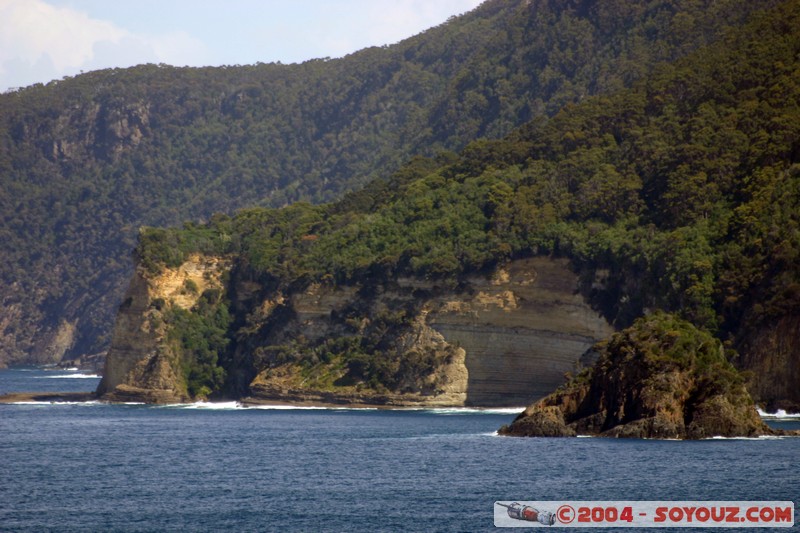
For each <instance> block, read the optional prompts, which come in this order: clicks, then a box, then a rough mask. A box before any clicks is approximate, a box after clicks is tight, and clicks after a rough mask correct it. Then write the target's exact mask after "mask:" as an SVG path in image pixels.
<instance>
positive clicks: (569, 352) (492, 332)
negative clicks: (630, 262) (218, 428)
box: [98, 254, 612, 406]
mask: <svg viewBox="0 0 800 533" xmlns="http://www.w3.org/2000/svg"><path fill="white" fill-rule="evenodd" d="M187 287H189V288H190V289H191V290H190V289H187ZM577 287H578V279H577V276H576V275H575V274H574V273H573V272H572V271H571V270H570V269H569V265H568V263H567V261H566V260H562V259H552V258H546V257H537V258H529V259H522V260H517V261H512V262H510V263H508V264H506V265H504V266H501V267H498V268H496V269H494V270H493V271H492V272H489V273H487V274H485V275H472V276H468V277H465V278H464V279H463V280H462V281H461V282H460V283H458V284H457V285H453V284H447V283H438V282H435V281H431V280H425V279H419V278H411V277H406V278H398V279H394V280H391V281H389V282H386V283H381V284H378V285H375V284H368V283H362V284H351V285H335V284H333V283H325V282H313V283H308V284H305V285H304V286H301V287H283V288H279V289H275V288H272V287H268V286H265V285H264V284H261V283H258V282H257V281H253V280H251V279H248V278H247V276H245V275H242V274H241V273H240V272H239V271H238V270H237V269H236V268H235V266H234V265H233V264H232V263H231V262H230V261H228V260H225V259H222V258H218V257H205V256H201V255H198V254H195V255H192V256H191V257H190V258H189V259H188V260H187V261H185V262H184V263H183V264H181V265H180V266H178V267H174V268H166V267H165V268H163V269H162V270H161V271H160V272H158V273H155V274H154V273H152V272H148V271H147V270H146V269H144V268H141V267H140V268H138V269H137V273H136V276H135V277H134V279H133V280H132V282H131V284H130V287H129V289H128V294H127V296H126V299H125V302H124V303H123V305H122V306H121V308H120V311H119V315H118V318H117V322H116V326H115V329H114V336H113V340H112V346H111V349H110V351H109V354H108V358H107V363H106V370H105V373H104V378H103V381H102V382H101V384H100V387H99V389H98V393H99V394H100V395H101V396H102V397H103V398H106V399H110V400H125V401H132V400H135V401H146V402H157V403H158V402H171V401H182V400H186V399H188V398H189V397H191V396H192V394H191V393H190V392H191V391H190V390H189V386H188V383H189V375H188V374H187V368H186V367H187V360H186V354H185V353H182V352H181V350H180V346H179V345H178V344H176V343H175V342H174V339H175V338H176V331H175V329H176V327H177V326H176V325H175V324H174V323H171V322H170V320H169V318H168V316H169V315H170V313H171V312H172V310H174V309H175V308H179V309H182V310H186V311H189V312H193V311H194V312H198V309H197V308H198V305H200V303H201V301H202V295H203V294H207V293H208V291H209V289H212V290H217V291H221V292H223V293H225V294H226V295H228V297H229V301H228V304H227V305H228V307H229V309H230V312H231V314H232V315H233V316H234V317H235V318H234V319H233V320H232V322H231V325H230V328H229V329H230V330H229V331H228V332H227V338H228V339H229V340H230V342H229V343H228V344H227V345H226V347H225V350H224V351H223V352H221V353H219V359H218V361H219V366H221V367H223V368H224V370H225V373H226V389H225V390H226V391H227V394H228V395H233V396H237V397H244V398H246V399H247V401H250V402H265V401H297V402H309V401H310V402H316V403H352V404H370V405H376V404H377V405H398V406H401V405H448V406H457V405H478V406H515V405H521V404H525V403H527V402H529V401H530V400H531V399H534V398H537V397H540V396H543V395H545V394H547V393H548V392H550V391H552V390H553V389H554V388H556V387H557V386H559V385H560V384H561V383H562V382H563V379H564V373H565V372H568V371H571V370H574V369H575V367H576V365H578V364H579V360H580V358H581V356H583V355H584V354H585V352H587V350H588V349H589V348H590V347H591V346H592V345H593V344H594V343H596V342H597V341H598V340H600V339H602V338H604V337H606V336H607V335H609V334H610V333H611V332H612V328H611V326H610V325H609V324H608V323H607V322H606V321H605V320H604V319H603V318H602V317H601V316H600V315H599V314H598V313H596V312H595V311H593V310H592V309H591V307H590V306H589V305H588V304H587V303H586V302H585V301H584V299H583V297H582V296H581V295H580V294H579V293H578V291H577ZM366 348H371V350H370V353H366Z"/></svg>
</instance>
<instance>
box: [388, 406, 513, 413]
mask: <svg viewBox="0 0 800 533" xmlns="http://www.w3.org/2000/svg"><path fill="white" fill-rule="evenodd" d="M396 410H398V411H424V412H426V413H432V414H436V415H473V414H478V415H518V414H519V413H521V412H522V411H524V410H525V408H524V407H397V408H396Z"/></svg>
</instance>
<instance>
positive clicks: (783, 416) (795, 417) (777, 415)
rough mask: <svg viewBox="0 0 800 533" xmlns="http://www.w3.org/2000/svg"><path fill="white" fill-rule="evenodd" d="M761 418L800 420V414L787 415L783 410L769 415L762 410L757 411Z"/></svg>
mask: <svg viewBox="0 0 800 533" xmlns="http://www.w3.org/2000/svg"><path fill="white" fill-rule="evenodd" d="M757 410H758V414H759V415H760V416H761V418H766V419H769V420H800V413H787V412H786V411H784V410H783V409H778V410H777V411H775V412H774V413H767V412H766V411H762V410H761V409H757Z"/></svg>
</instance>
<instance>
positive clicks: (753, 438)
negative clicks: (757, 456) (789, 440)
mask: <svg viewBox="0 0 800 533" xmlns="http://www.w3.org/2000/svg"><path fill="white" fill-rule="evenodd" d="M784 438H786V437H782V436H780V435H761V436H758V437H722V436H719V435H715V436H714V437H708V438H707V439H703V440H781V439H784Z"/></svg>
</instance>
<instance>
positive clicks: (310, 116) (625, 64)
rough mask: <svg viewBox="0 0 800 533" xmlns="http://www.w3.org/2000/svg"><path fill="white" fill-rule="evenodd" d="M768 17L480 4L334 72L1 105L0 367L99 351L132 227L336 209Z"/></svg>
mask: <svg viewBox="0 0 800 533" xmlns="http://www.w3.org/2000/svg"><path fill="white" fill-rule="evenodd" d="M768 4H769V2H758V3H753V2H748V1H746V0H728V1H711V0H705V1H703V0H701V1H696V0H691V1H690V0H685V1H683V0H672V1H663V0H659V1H646V2H637V3H633V2H629V1H628V0H603V1H562V0H552V1H545V0H533V1H530V0H490V1H488V2H486V3H485V4H483V5H482V6H481V7H479V8H478V9H476V10H474V11H473V12H471V13H468V14H466V15H464V16H461V17H456V18H453V19H451V20H450V21H448V22H447V23H445V24H443V25H441V26H439V27H437V28H434V29H432V30H430V31H427V32H425V33H423V34H420V35H417V36H415V37H413V38H410V39H408V40H406V41H403V42H401V43H399V44H397V45H394V46H390V47H385V48H371V49H367V50H363V51H361V52H358V53H355V54H352V55H350V56H348V57H346V58H343V59H339V60H330V61H328V60H315V61H309V62H306V63H303V64H300V65H279V64H269V65H266V64H259V65H254V66H237V67H227V68H200V69H197V68H172V67H168V66H163V65H160V66H155V65H146V66H140V67H135V68H130V69H124V70H119V69H117V70H105V71H99V72H92V73H88V74H84V75H80V76H77V77H74V78H70V79H64V80H61V81H58V82H52V83H49V84H47V85H38V86H33V87H30V88H26V89H22V90H18V91H15V92H11V93H6V94H3V95H0V206H1V208H2V220H1V221H0V236H1V238H0V254H2V255H1V257H2V259H3V260H2V261H0V299H1V300H2V301H0V362H2V361H3V360H6V361H8V360H21V359H24V358H25V357H27V356H31V357H33V358H34V359H39V360H45V359H59V358H60V357H61V356H62V354H63V353H64V352H66V353H67V354H73V355H74V354H79V353H86V352H91V351H96V350H100V349H102V348H104V347H105V346H106V345H107V339H108V332H109V330H110V326H111V320H112V315H113V311H114V309H115V307H116V305H117V304H118V302H119V300H120V297H121V294H122V291H123V290H124V285H125V283H126V282H127V279H128V276H129V274H130V268H131V266H130V261H129V250H130V249H131V248H132V247H133V246H134V244H135V236H136V233H137V230H138V228H139V226H141V225H143V224H145V225H173V224H178V223H180V222H181V221H183V220H195V221H198V220H203V219H206V218H207V217H209V216H210V215H211V213H213V212H227V213H231V212H233V211H234V210H236V209H239V208H242V207H246V206H254V205H265V206H280V205H285V204H287V203H291V202H294V201H297V200H307V201H311V202H319V201H323V200H330V199H332V198H336V197H337V196H339V195H340V194H342V193H343V192H345V191H348V190H353V189H355V188H356V187H358V186H360V185H363V184H365V183H367V182H369V181H370V180H372V179H373V178H383V177H386V176H388V175H389V174H390V173H391V172H392V171H393V170H395V169H397V168H398V167H399V165H400V164H401V163H402V162H403V161H406V160H407V159H408V158H409V157H410V156H412V155H416V154H422V155H430V154H433V153H436V152H438V151H440V150H458V149H460V148H462V147H463V146H464V145H466V144H467V143H468V142H470V141H472V140H474V139H475V138H477V137H481V136H483V137H488V138H499V137H500V136H502V135H504V134H506V133H508V132H509V131H510V130H511V129H512V128H514V127H515V126H518V125H519V124H522V123H524V122H525V121H529V120H534V121H540V120H543V119H544V118H545V117H548V116H551V115H552V114H554V113H555V112H557V111H558V110H559V109H561V108H562V107H563V106H564V105H565V104H568V103H571V102H577V101H580V100H582V99H584V98H586V97H589V96H590V95H593V94H599V93H612V92H615V91H618V90H619V89H621V88H623V87H625V86H629V85H630V84H631V83H632V82H633V81H634V80H636V79H640V78H642V77H644V76H646V75H648V74H649V73H650V72H651V71H652V68H653V66H654V65H656V64H658V63H660V62H665V61H673V60H675V59H676V58H678V57H681V56H684V55H685V54H687V53H689V52H691V51H692V50H694V49H697V48H698V47H702V46H705V45H707V44H708V43H710V42H713V41H715V40H716V39H717V37H718V36H719V35H720V34H723V33H724V32H725V30H726V28H728V27H730V26H736V25H739V24H740V23H741V22H742V21H743V20H744V19H745V18H746V17H747V15H748V13H749V12H750V11H752V10H754V9H763V8H765V7H767V5H768ZM26 354H27V355H26Z"/></svg>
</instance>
